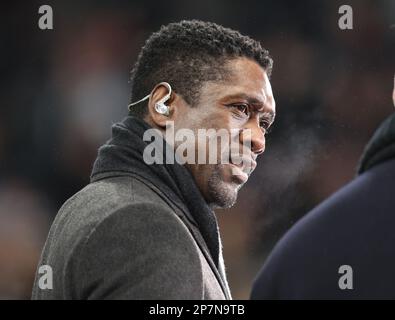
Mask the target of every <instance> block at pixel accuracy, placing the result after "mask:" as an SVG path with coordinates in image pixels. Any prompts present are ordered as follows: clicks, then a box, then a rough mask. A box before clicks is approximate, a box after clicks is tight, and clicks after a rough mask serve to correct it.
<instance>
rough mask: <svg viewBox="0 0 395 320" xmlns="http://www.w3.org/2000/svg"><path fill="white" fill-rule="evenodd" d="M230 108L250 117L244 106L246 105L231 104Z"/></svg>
mask: <svg viewBox="0 0 395 320" xmlns="http://www.w3.org/2000/svg"><path fill="white" fill-rule="evenodd" d="M232 107H233V108H235V109H237V110H238V111H240V112H242V113H244V114H245V115H246V116H250V110H249V108H248V105H246V104H233V105H232Z"/></svg>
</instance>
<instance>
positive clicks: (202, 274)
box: [32, 172, 231, 299]
mask: <svg viewBox="0 0 395 320" xmlns="http://www.w3.org/2000/svg"><path fill="white" fill-rule="evenodd" d="M41 265H49V266H50V267H51V268H52V275H53V285H52V289H45V288H44V289H40V286H39V279H40V276H42V275H43V274H40V273H37V274H36V279H35V282H34V287H33V294H32V299H230V298H231V296H230V291H229V288H228V285H227V282H226V278H225V273H224V270H223V263H222V259H221V263H220V268H217V267H216V266H215V265H214V263H213V261H212V259H211V257H210V254H209V252H208V249H207V246H206V244H205V241H204V240H203V239H202V236H201V234H200V232H199V230H198V229H197V228H196V227H195V226H194V224H192V223H191V222H190V221H189V218H187V217H186V216H185V214H184V213H183V212H182V211H181V210H179V209H178V208H177V207H175V206H172V204H171V202H170V201H166V197H165V196H164V195H163V194H161V192H160V190H158V189H156V188H155V186H154V185H150V183H149V182H147V181H141V179H139V178H138V177H133V176H131V175H122V173H117V172H113V173H111V172H110V173H106V175H105V178H104V179H101V180H99V181H95V182H93V183H91V184H89V185H87V186H86V187H85V188H84V189H82V190H81V191H80V192H78V193H77V194H75V195H74V196H73V197H72V198H70V199H69V200H68V201H67V202H66V203H65V204H64V205H63V206H62V208H61V209H60V211H59V213H58V215H57V216H56V219H55V221H54V223H53V225H52V227H51V230H50V233H49V236H48V239H47V242H46V244H45V247H44V250H43V253H42V257H41V260H40V263H39V267H40V266H41ZM38 269H39V268H38Z"/></svg>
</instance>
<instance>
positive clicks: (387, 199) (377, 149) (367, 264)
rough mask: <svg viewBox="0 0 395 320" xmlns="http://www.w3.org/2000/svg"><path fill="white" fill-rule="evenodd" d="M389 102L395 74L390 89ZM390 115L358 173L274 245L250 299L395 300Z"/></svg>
mask: <svg viewBox="0 0 395 320" xmlns="http://www.w3.org/2000/svg"><path fill="white" fill-rule="evenodd" d="M392 98H393V104H394V105H395V78H394V89H393V94H392ZM394 190H395V114H392V115H391V116H389V117H388V118H387V119H386V120H385V121H384V122H383V123H382V124H381V125H380V127H379V128H378V129H377V131H376V132H375V134H374V135H373V137H372V138H371V140H370V142H369V143H368V144H367V146H366V148H365V150H364V154H363V155H362V158H361V160H360V164H359V169H358V176H357V177H356V178H355V179H354V180H353V181H351V182H350V183H349V184H348V185H346V186H345V187H343V188H342V189H340V190H339V191H338V192H336V193H335V194H333V195H332V196H331V197H329V198H328V199H327V200H326V201H324V202H323V203H322V204H320V205H319V206H318V207H316V208H315V209H313V210H312V211H311V212H310V213H308V214H307V215H306V216H305V217H303V218H302V219H301V220H300V221H299V222H298V223H296V225H295V226H294V227H292V228H291V230H289V231H288V232H287V233H286V235H285V236H284V237H283V238H282V239H281V240H280V241H279V243H278V244H277V245H276V246H275V248H274V249H273V251H272V253H271V254H270V255H269V257H268V258H267V261H266V262H265V264H264V266H263V268H262V270H261V271H260V273H259V275H258V277H257V278H256V280H255V282H254V285H253V289H252V293H251V298H252V299H395V273H394V270H395V252H394V249H393V245H394V243H395V232H394V227H395V216H394V212H395V209H394V208H395V197H394V194H395V193H394Z"/></svg>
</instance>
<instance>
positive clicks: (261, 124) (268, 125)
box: [259, 119, 270, 133]
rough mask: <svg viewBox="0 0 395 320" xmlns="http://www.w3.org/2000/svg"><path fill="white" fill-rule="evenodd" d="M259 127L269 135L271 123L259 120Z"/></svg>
mask: <svg viewBox="0 0 395 320" xmlns="http://www.w3.org/2000/svg"><path fill="white" fill-rule="evenodd" d="M259 126H260V127H261V128H262V129H265V131H266V133H268V130H269V127H270V122H269V121H267V120H265V119H261V120H259Z"/></svg>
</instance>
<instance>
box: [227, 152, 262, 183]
mask: <svg viewBox="0 0 395 320" xmlns="http://www.w3.org/2000/svg"><path fill="white" fill-rule="evenodd" d="M233 160H235V161H232V157H231V158H230V159H229V162H230V163H231V164H232V165H233V166H234V167H235V168H233V169H232V173H233V174H234V175H240V174H241V175H245V176H246V177H247V179H248V177H249V176H250V175H251V173H252V172H253V171H254V170H255V168H256V165H257V164H256V161H255V160H254V159H252V158H251V157H248V156H239V157H235V156H233ZM236 160H237V161H236ZM235 162H238V163H235Z"/></svg>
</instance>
